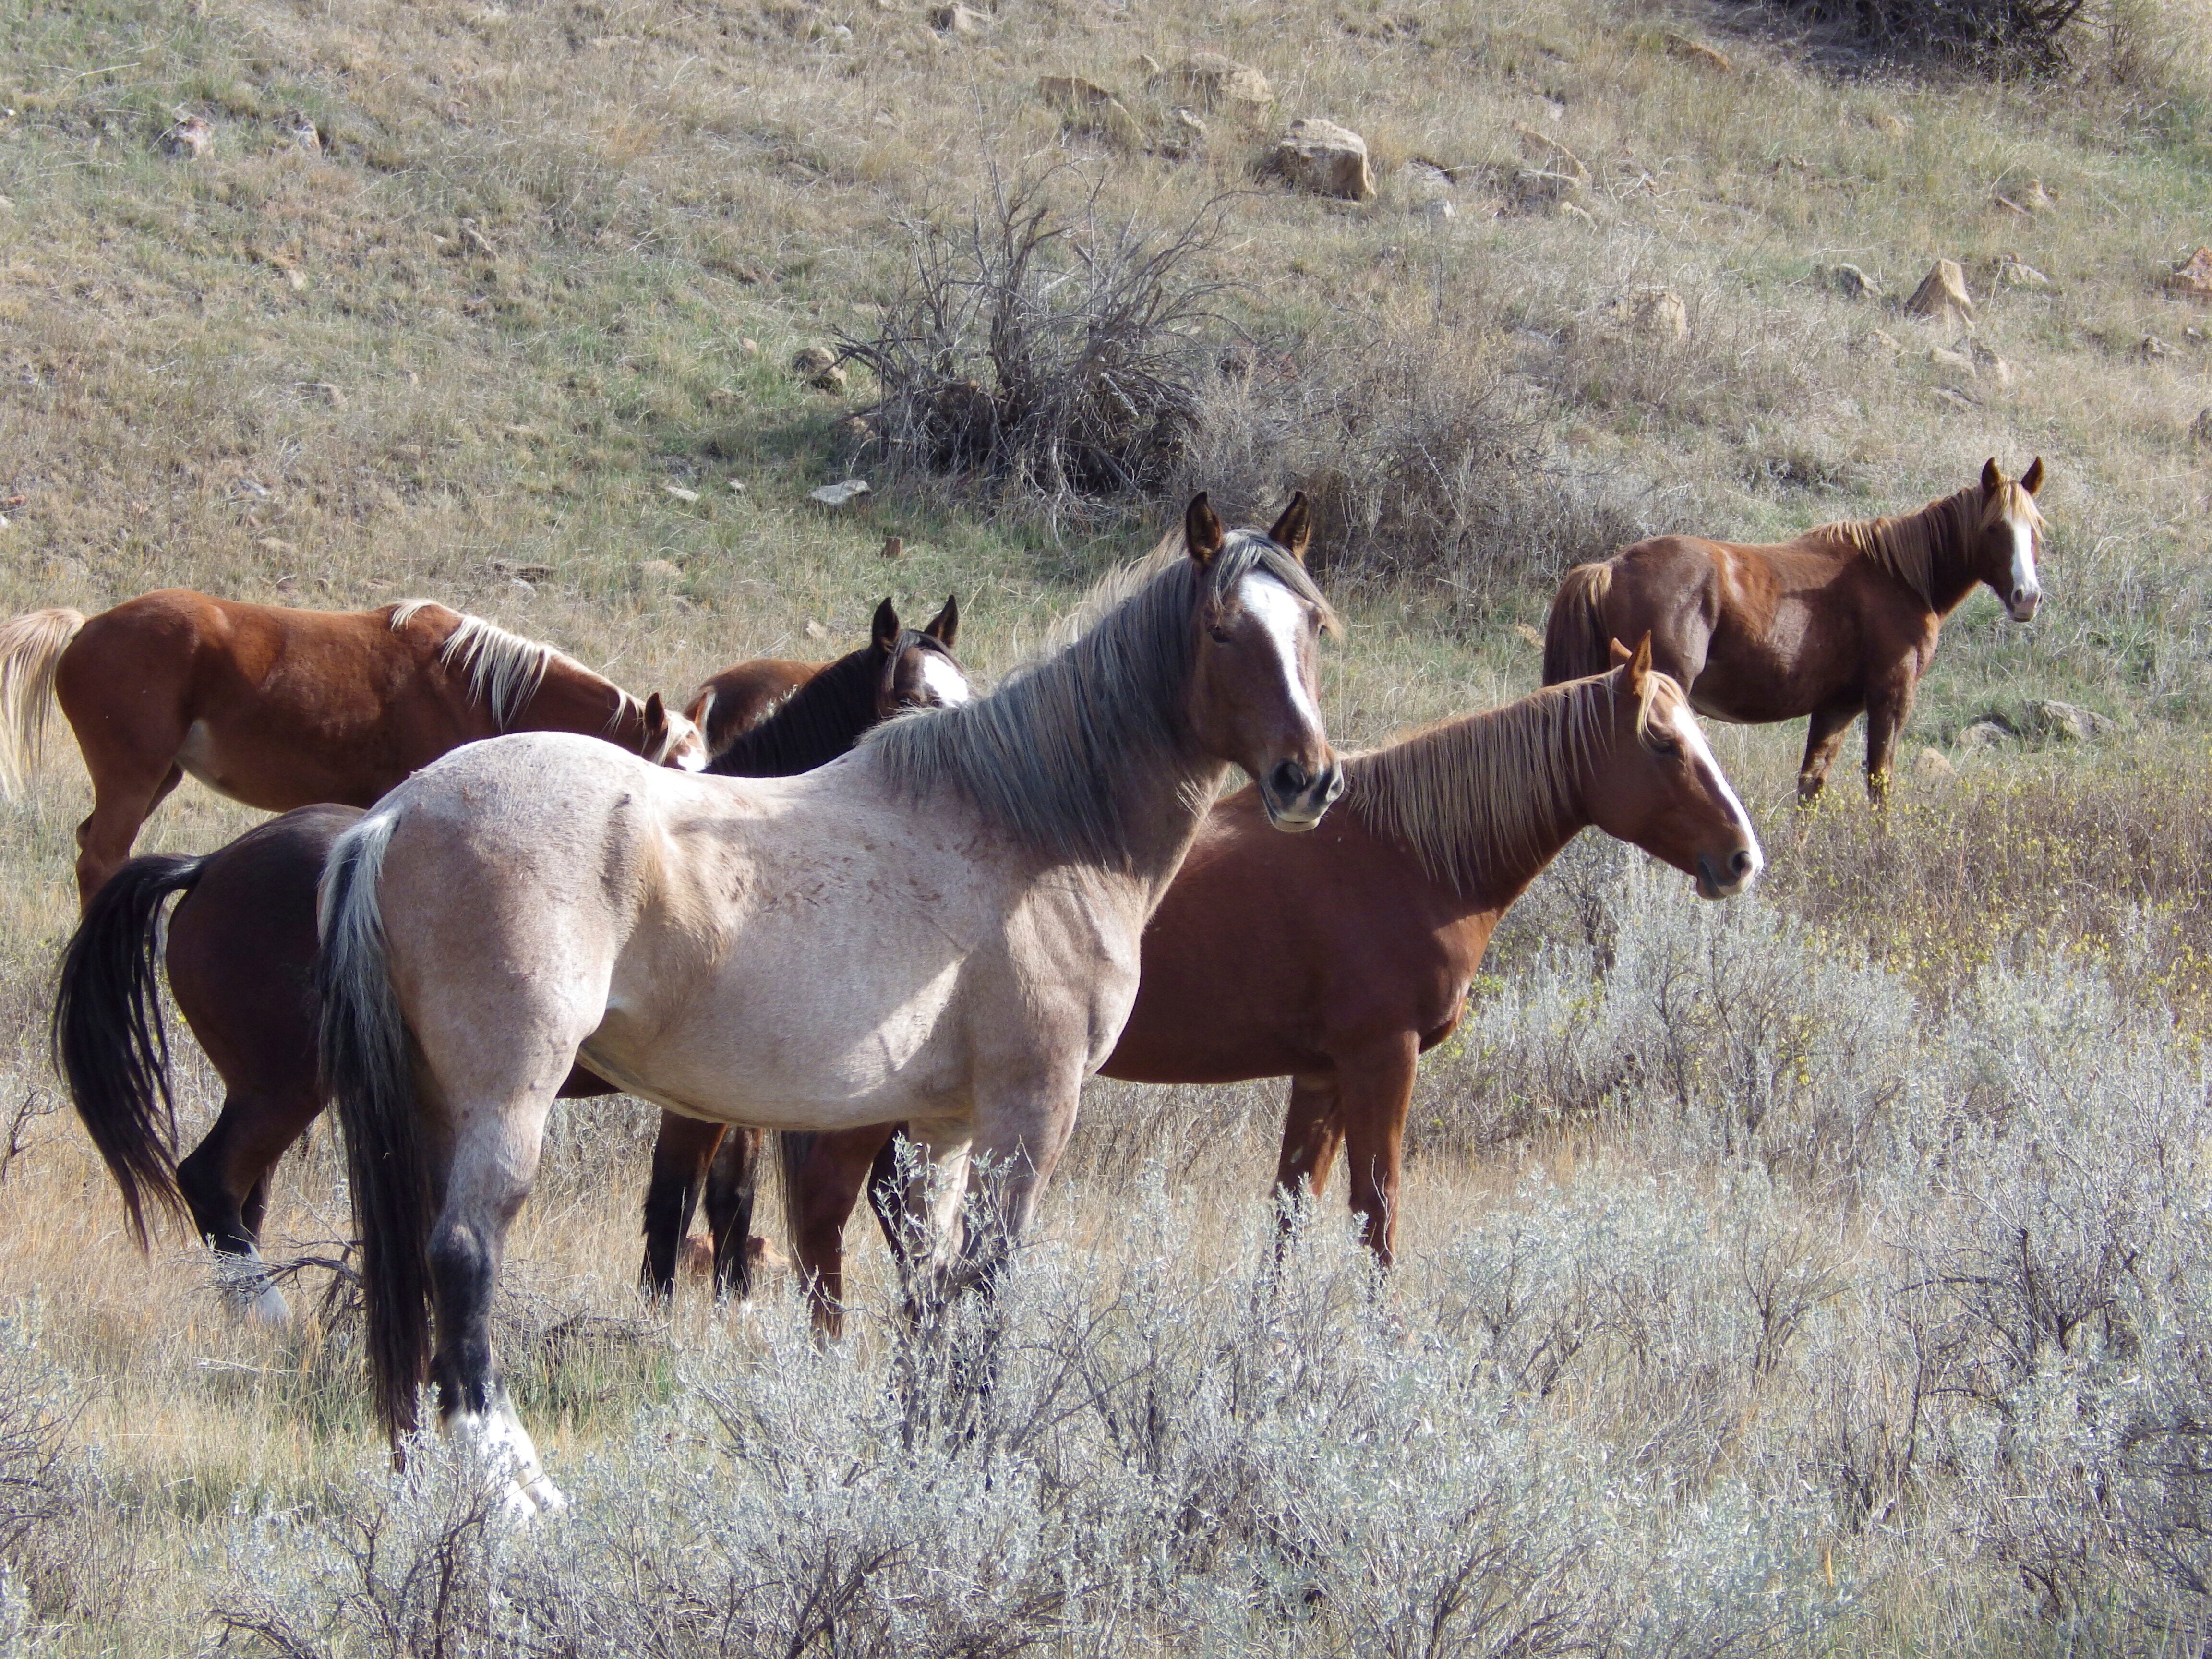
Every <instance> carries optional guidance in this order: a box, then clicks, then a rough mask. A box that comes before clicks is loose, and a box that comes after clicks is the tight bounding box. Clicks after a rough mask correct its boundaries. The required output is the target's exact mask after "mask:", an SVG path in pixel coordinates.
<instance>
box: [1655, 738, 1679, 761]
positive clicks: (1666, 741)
mask: <svg viewBox="0 0 2212 1659" xmlns="http://www.w3.org/2000/svg"><path fill="white" fill-rule="evenodd" d="M1651 752H1652V753H1653V754H1655V755H1656V756H1658V757H1659V758H1660V759H1662V760H1680V759H1681V758H1682V745H1681V744H1680V743H1678V742H1677V741H1676V740H1675V739H1674V738H1653V739H1652V740H1651Z"/></svg>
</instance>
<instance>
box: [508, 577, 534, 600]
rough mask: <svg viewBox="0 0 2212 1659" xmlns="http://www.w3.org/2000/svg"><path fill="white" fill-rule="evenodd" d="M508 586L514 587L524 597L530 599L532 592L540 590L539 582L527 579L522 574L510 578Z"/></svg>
mask: <svg viewBox="0 0 2212 1659" xmlns="http://www.w3.org/2000/svg"><path fill="white" fill-rule="evenodd" d="M507 586H509V587H511V588H513V590H514V591H515V592H517V593H519V594H520V595H521V596H522V597H523V598H524V599H528V598H529V597H530V596H531V595H532V594H533V593H535V592H537V591H538V584H537V583H535V582H532V581H525V580H523V579H522V578H521V577H520V576H516V577H514V578H513V579H512V580H509V581H508V583H507Z"/></svg>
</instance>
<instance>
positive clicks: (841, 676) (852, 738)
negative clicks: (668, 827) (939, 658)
mask: <svg viewBox="0 0 2212 1659" xmlns="http://www.w3.org/2000/svg"><path fill="white" fill-rule="evenodd" d="M905 644H906V638H905V635H901V636H900V639H899V645H900V646H901V647H903V646H904V645H905ZM875 655H876V651H875V647H873V646H872V645H864V646H862V647H860V649H859V650H858V651H853V652H848V653H847V654H845V655H844V656H842V657H840V658H838V659H837V660H836V661H835V662H833V663H831V664H830V665H829V666H828V667H827V668H825V669H823V671H821V672H820V673H818V674H817V675H816V676H815V677H814V678H812V679H811V680H809V681H807V682H806V684H804V685H802V686H799V687H798V688H797V689H796V690H791V691H787V692H786V693H785V694H784V695H783V696H781V697H780V698H778V699H777V700H776V702H775V703H774V704H773V705H771V706H770V708H769V710H768V712H767V713H765V714H763V715H762V716H761V717H760V718H759V719H758V720H755V721H754V722H753V723H752V724H751V725H750V726H747V727H746V728H745V729H744V731H742V732H739V733H738V735H737V736H736V737H734V738H732V739H731V740H730V744H729V746H728V747H727V748H726V749H724V750H722V752H721V753H720V754H719V755H717V756H715V757H714V759H713V760H712V761H710V762H708V765H707V770H708V772H710V773H712V774H713V775H714V776H716V777H720V778H781V777H792V776H795V775H797V774H799V773H801V772H811V771H812V770H813V769H815V768H816V767H817V766H824V765H827V764H828V763H829V762H831V761H833V760H835V759H836V758H837V757H838V756H840V755H842V754H843V753H844V752H845V751H846V750H848V749H850V748H851V747H852V746H853V745H854V743H856V742H858V741H859V739H860V734H861V733H862V732H865V731H866V730H867V728H868V727H869V726H872V725H873V724H874V722H875V718H876V699H875V684H874V678H875V677H874V674H873V671H872V670H873V666H874V664H873V662H872V659H874V657H875ZM708 712H711V711H706V710H702V714H705V713H708ZM704 724H705V721H704V720H703V719H702V721H701V725H702V727H703V726H704Z"/></svg>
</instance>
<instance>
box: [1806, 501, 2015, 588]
mask: <svg viewBox="0 0 2212 1659" xmlns="http://www.w3.org/2000/svg"><path fill="white" fill-rule="evenodd" d="M2008 510H2014V511H2019V512H2021V513H2023V514H2024V516H2025V517H2026V518H2027V521H2028V522H2029V523H2030V524H2033V525H2040V524H2041V523H2042V522H2043V514H2042V513H2041V512H2040V511H2039V510H2038V509H2037V507H2036V505H2035V497H2034V496H2033V495H2029V494H2028V493H2027V491H2026V490H2025V489H2021V487H2020V485H2019V483H2016V482H2015V481H2014V480H2011V479H2007V480H2006V481H2005V484H2004V487H2003V488H2002V489H2000V490H1999V491H1998V492H1997V493H1996V495H1995V496H1994V497H1985V495H1984V491H1983V489H1982V487H1981V485H1979V484H1978V483H1972V484H1968V485H1967V486H1966V488H1965V489H1961V490H1960V491H1959V492H1958V493H1957V494H1955V495H1944V496H1940V497H1938V498H1937V499H1936V500H1935V501H1930V502H1929V503H1928V505H1927V506H1925V507H1921V508H1919V509H1918V510H1917V511H1916V512H1911V513H1899V514H1898V515H1897V516H1896V517H1895V518H1889V519H1847V520H1838V522H1837V523H1834V524H1824V525H1821V526H1818V527H1817V528H1815V529H1814V530H1812V531H1810V532H1808V536H1810V537H1816V538H1826V539H1829V540H1832V541H1838V542H1841V543H1843V544H1844V545H1845V546H1847V547H1849V548H1850V549H1851V550H1852V551H1854V552H1856V553H1857V555H1858V556H1860V557H1861V558H1863V559H1866V560H1869V562H1872V563H1875V564H1876V565H1879V566H1881V568H1882V569H1884V570H1887V572H1889V574H1891V575H1893V576H1894V577H1896V578H1897V579H1898V580H1899V581H1901V582H1903V583H1904V584H1905V586H1907V587H1909V588H1911V590H1912V591H1913V592H1915V593H1917V594H1918V595H1919V596H1920V598H1921V599H1922V600H1923V601H1924V602H1925V603H1926V604H1927V605H1928V606H1929V609H1930V610H1940V609H1941V608H1942V603H1943V599H1942V596H1941V595H1940V594H1939V593H1938V592H1937V586H1938V584H1939V582H1940V580H1941V576H1942V572H1941V564H1942V560H1943V558H1944V556H1946V555H1955V554H1958V553H1960V552H1962V551H1964V550H1965V549H1966V547H1967V545H1968V544H1969V543H1970V542H1971V541H1972V538H1974V537H1975V536H1976V535H1978V534H1979V533H1980V532H1982V531H1983V530H1984V529H1986V528H1988V526H1990V523H1991V522H1992V521H1993V520H1996V518H1997V517H1999V516H2000V515H2001V514H2002V513H2005V512H2007V511H2008Z"/></svg>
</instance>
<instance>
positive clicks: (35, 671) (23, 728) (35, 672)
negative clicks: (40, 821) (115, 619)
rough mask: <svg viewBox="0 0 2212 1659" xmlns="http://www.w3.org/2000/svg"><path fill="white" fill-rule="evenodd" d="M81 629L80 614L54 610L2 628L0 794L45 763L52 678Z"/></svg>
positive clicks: (17, 786)
mask: <svg viewBox="0 0 2212 1659" xmlns="http://www.w3.org/2000/svg"><path fill="white" fill-rule="evenodd" d="M83 626H84V616H83V614H82V612H81V611H64V610H61V609H58V608H56V609H53V610H48V611H25V612H23V614H22V615H21V616H20V617H9V619H8V620H7V621H6V622H4V623H0V790H4V791H6V793H9V794H11V795H12V794H14V793H15V792H16V791H17V790H19V789H21V787H23V781H24V780H25V779H26V778H27V777H28V776H29V775H31V773H32V771H33V769H35V768H36V767H37V766H38V764H39V763H40V761H41V760H43V759H44V758H45V757H46V715H47V713H48V711H49V710H51V709H52V708H53V703H54V671H56V670H57V669H58V668H59V667H60V666H61V661H62V653H63V652H64V651H66V650H68V649H69V646H70V641H71V640H74V639H75V638H76V636H77V631H78V630H79V629H82V627H83Z"/></svg>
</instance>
